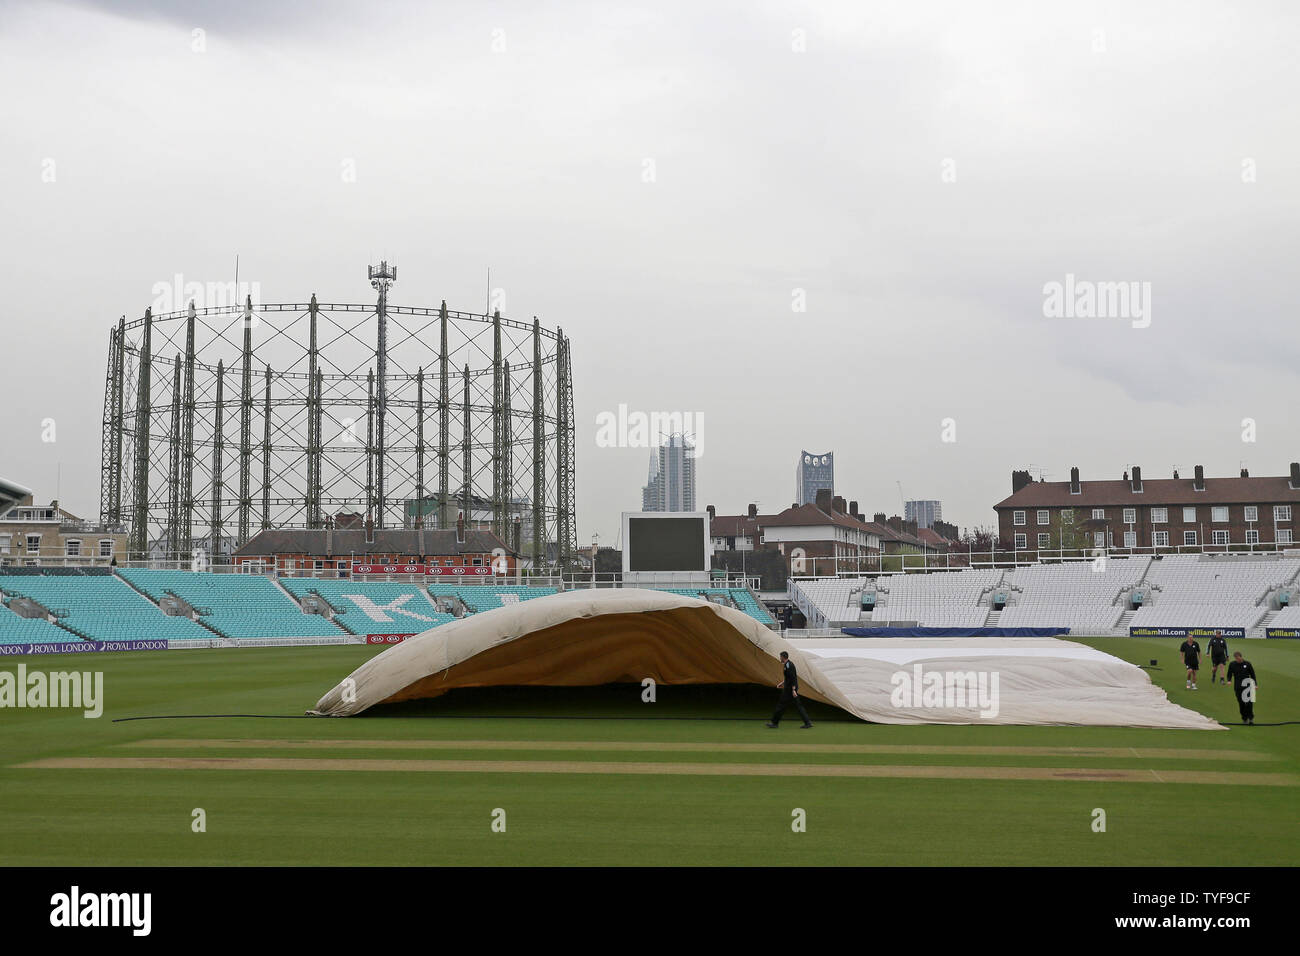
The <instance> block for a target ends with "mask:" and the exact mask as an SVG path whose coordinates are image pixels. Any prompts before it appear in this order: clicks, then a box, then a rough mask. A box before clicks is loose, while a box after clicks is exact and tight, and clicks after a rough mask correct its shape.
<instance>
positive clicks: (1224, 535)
mask: <svg viewBox="0 0 1300 956" xmlns="http://www.w3.org/2000/svg"><path fill="white" fill-rule="evenodd" d="M1210 535H1211V538H1210V541H1211V542H1212V543H1213V544H1227V543H1228V532H1227V530H1226V529H1220V530H1216V531H1211V532H1210Z"/></svg>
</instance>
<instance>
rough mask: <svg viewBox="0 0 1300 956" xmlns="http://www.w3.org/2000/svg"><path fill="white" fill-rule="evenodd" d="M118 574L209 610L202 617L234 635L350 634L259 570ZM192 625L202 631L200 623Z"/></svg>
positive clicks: (156, 595)
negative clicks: (306, 609) (310, 610)
mask: <svg viewBox="0 0 1300 956" xmlns="http://www.w3.org/2000/svg"><path fill="white" fill-rule="evenodd" d="M119 573H120V574H121V576H122V577H123V578H125V579H126V580H128V581H130V582H131V584H133V585H134V586H135V587H137V588H139V589H140V590H141V591H143V592H144V593H145V594H147V595H149V597H151V598H153V599H154V600H155V601H158V600H161V599H162V597H163V596H164V595H166V594H167V593H171V594H174V595H176V596H177V597H178V598H180V599H181V600H183V601H186V602H188V603H189V604H190V605H192V606H193V607H194V608H196V609H198V610H201V611H207V612H209V613H206V614H203V622H204V623H205V624H207V625H208V626H209V627H211V628H213V629H214V630H216V631H218V632H220V633H221V634H223V635H224V636H226V637H229V638H231V639H232V640H263V639H268V638H300V637H343V636H344V635H345V634H346V633H347V632H346V631H344V630H343V629H342V628H341V627H338V626H337V625H335V624H333V623H332V622H331V621H329V620H328V619H326V618H324V617H321V616H320V615H319V614H305V613H303V610H302V608H301V607H299V606H298V605H297V604H296V603H295V602H294V601H293V600H292V599H291V598H290V597H289V596H288V595H287V594H285V593H284V592H283V591H281V590H280V588H279V587H278V586H277V585H276V583H275V582H274V581H273V580H271V579H270V578H268V577H265V576H263V575H260V574H213V573H211V572H207V571H200V572H195V571H162V570H154V569H137V568H129V569H124V570H122V571H120V572H119ZM124 586H125V585H124ZM137 597H139V595H137ZM155 610H156V609H155ZM157 613H161V612H157ZM169 620H173V619H171V618H169ZM191 623H192V622H191ZM194 627H196V628H199V630H203V628H201V627H199V625H197V624H194ZM207 636H210V634H208V635H207Z"/></svg>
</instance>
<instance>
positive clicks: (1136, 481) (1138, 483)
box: [1133, 465, 1142, 493]
mask: <svg viewBox="0 0 1300 956" xmlns="http://www.w3.org/2000/svg"><path fill="white" fill-rule="evenodd" d="M1141 490H1142V466H1141V465H1134V466H1133V491H1134V492H1135V493H1136V492H1140V491H1141Z"/></svg>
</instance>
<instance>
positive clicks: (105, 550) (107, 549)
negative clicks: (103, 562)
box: [99, 538, 113, 558]
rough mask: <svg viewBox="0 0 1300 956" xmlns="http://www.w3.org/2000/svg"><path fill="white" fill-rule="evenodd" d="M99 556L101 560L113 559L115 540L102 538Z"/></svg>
mask: <svg viewBox="0 0 1300 956" xmlns="http://www.w3.org/2000/svg"><path fill="white" fill-rule="evenodd" d="M99 556H100V557H101V558H111V557H112V556H113V539H112V538H100V539H99Z"/></svg>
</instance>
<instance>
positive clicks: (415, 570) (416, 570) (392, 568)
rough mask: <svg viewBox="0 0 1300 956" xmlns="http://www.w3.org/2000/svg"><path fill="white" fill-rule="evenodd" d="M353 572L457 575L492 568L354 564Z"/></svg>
mask: <svg viewBox="0 0 1300 956" xmlns="http://www.w3.org/2000/svg"><path fill="white" fill-rule="evenodd" d="M352 573H353V574H431V575H436V576H441V575H444V574H450V575H455V576H457V577H461V576H465V575H469V576H474V575H479V576H482V575H485V574H491V573H492V569H491V568H442V567H439V566H438V565H436V564H354V565H352Z"/></svg>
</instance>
